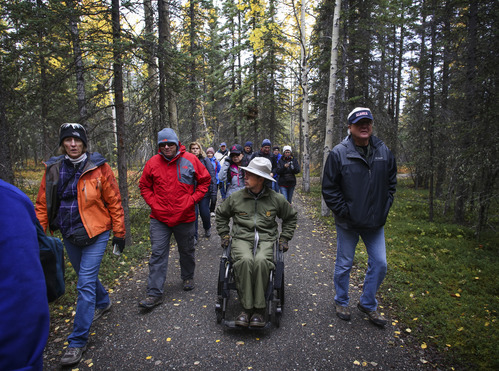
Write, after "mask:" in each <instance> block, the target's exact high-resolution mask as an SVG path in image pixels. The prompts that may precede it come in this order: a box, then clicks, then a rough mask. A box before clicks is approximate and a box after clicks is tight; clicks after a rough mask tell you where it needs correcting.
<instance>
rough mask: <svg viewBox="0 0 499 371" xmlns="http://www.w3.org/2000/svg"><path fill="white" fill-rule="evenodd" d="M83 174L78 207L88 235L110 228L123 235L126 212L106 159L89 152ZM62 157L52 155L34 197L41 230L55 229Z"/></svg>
mask: <svg viewBox="0 0 499 371" xmlns="http://www.w3.org/2000/svg"><path fill="white" fill-rule="evenodd" d="M87 155H88V160H87V163H86V165H85V168H84V169H83V173H82V175H81V176H80V179H78V184H77V188H78V210H79V212H80V216H81V219H82V221H83V226H84V227H85V230H86V231H87V233H88V236H89V237H90V238H92V237H94V236H97V235H99V234H101V233H102V232H105V231H108V230H110V229H111V228H112V230H113V234H114V236H115V237H121V238H124V237H125V213H124V211H123V207H122V206H121V194H120V190H119V188H118V183H117V182H116V178H115V177H114V174H113V171H112V170H111V167H110V166H109V165H108V164H107V163H106V159H105V158H104V157H102V155H100V154H99V153H97V152H94V153H88V152H87ZM62 161H64V156H59V157H52V158H51V159H50V160H48V161H47V162H46V163H45V166H46V171H45V174H43V179H42V183H41V185H40V190H39V191H38V196H37V198H36V205H35V211H36V216H37V218H38V220H39V221H40V224H41V225H42V227H43V229H44V230H45V231H47V227H49V228H50V230H51V231H53V230H54V226H53V225H52V223H53V221H54V220H55V217H56V215H57V212H58V210H56V208H57V183H58V181H59V169H60V165H61V162H62Z"/></svg>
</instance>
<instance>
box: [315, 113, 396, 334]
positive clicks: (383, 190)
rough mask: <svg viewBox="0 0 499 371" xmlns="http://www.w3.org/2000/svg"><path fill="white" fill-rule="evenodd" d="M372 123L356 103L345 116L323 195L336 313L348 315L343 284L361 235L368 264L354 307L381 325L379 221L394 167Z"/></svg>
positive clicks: (346, 284) (383, 218)
mask: <svg viewBox="0 0 499 371" xmlns="http://www.w3.org/2000/svg"><path fill="white" fill-rule="evenodd" d="M372 126H373V116H372V114H371V111H370V110H369V109H368V108H363V107H358V108H355V109H354V110H353V111H352V112H351V113H350V114H349V115H348V129H349V131H350V134H349V135H348V136H347V137H346V138H345V139H344V140H343V141H342V142H341V143H340V144H338V145H337V146H335V147H334V148H333V150H332V151H331V152H330V153H329V156H328V158H327V161H326V165H325V166H324V175H323V181H322V195H323V197H324V201H325V202H326V204H327V205H328V207H329V208H330V209H331V210H332V211H333V213H334V217H335V223H336V232H337V253H336V264H335V268H334V286H335V290H336V294H335V297H334V300H335V304H336V315H337V316H338V317H339V318H341V319H343V320H346V321H348V320H350V309H349V307H348V304H349V295H348V287H349V281H350V271H351V269H352V264H353V259H354V255H355V248H356V246H357V243H358V241H359V236H360V237H362V240H363V241H364V244H365V245H366V249H367V254H368V269H367V272H366V276H365V280H364V285H363V291H362V295H361V297H360V300H359V303H358V305H357V307H358V309H359V310H361V311H362V312H364V313H366V314H367V316H368V317H369V319H370V320H371V322H373V323H374V324H376V325H378V326H380V327H383V326H385V325H386V322H387V321H386V319H385V318H383V316H382V315H381V314H380V313H378V311H377V307H378V302H377V300H376V292H377V291H378V288H379V286H380V285H381V283H382V282H383V280H384V278H385V275H386V267H387V263H386V247H385V233H384V225H385V223H386V218H387V216H388V211H389V210H390V207H391V205H392V203H393V196H394V194H395V186H396V183H397V166H396V163H395V157H394V156H393V154H392V153H391V151H390V150H389V149H388V147H387V146H386V145H385V144H384V143H383V142H382V141H381V140H380V139H379V138H377V137H375V136H374V135H372V131H373V129H372Z"/></svg>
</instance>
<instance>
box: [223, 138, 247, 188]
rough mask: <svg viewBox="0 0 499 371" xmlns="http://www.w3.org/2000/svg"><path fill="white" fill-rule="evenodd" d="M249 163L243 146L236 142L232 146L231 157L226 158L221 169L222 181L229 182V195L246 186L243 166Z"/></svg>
mask: <svg viewBox="0 0 499 371" xmlns="http://www.w3.org/2000/svg"><path fill="white" fill-rule="evenodd" d="M246 165H247V159H246V158H245V157H244V153H243V147H242V146H241V145H240V144H234V145H232V146H231V147H230V152H229V159H228V160H225V162H224V164H223V166H222V170H220V176H219V177H220V181H221V182H225V183H226V184H227V197H229V196H230V195H231V194H233V193H234V192H236V191H238V190H240V189H243V188H244V170H243V169H241V168H240V167H241V166H246Z"/></svg>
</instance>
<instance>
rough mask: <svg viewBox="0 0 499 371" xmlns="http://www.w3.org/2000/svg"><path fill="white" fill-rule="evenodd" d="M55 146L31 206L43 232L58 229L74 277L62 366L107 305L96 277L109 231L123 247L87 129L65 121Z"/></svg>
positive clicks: (114, 187) (112, 187)
mask: <svg viewBox="0 0 499 371" xmlns="http://www.w3.org/2000/svg"><path fill="white" fill-rule="evenodd" d="M59 145H60V150H61V153H62V155H61V156H58V157H52V158H51V159H49V160H48V161H47V162H46V163H45V165H46V171H45V174H44V176H43V179H42V183H41V185H40V190H39V192H38V197H37V200H36V207H35V210H36V215H37V217H38V220H39V221H40V223H41V225H42V227H43V228H44V229H45V231H47V229H50V231H54V230H57V229H59V230H60V231H61V234H62V236H63V242H64V245H65V247H66V252H67V254H68V257H69V260H70V261H71V265H72V266H73V268H74V269H75V271H76V274H77V275H78V284H77V289H78V300H77V304H76V314H75V318H74V325H73V332H72V333H71V335H69V337H68V343H69V345H68V347H67V348H66V351H65V353H64V355H63V357H62V359H61V366H69V365H74V364H77V363H78V362H80V360H81V357H82V354H83V352H84V351H85V349H86V345H87V341H88V336H89V332H90V326H91V325H92V322H93V321H95V320H96V319H98V318H99V317H101V316H102V315H103V314H104V313H105V312H107V311H109V310H110V309H111V301H110V299H109V295H108V293H107V291H106V289H105V288H104V287H103V286H102V284H101V283H100V281H99V279H98V275H99V269H100V264H101V261H102V257H103V255H104V251H105V250H106V246H107V243H108V240H109V234H110V230H111V229H112V230H113V234H114V238H113V245H114V246H115V247H116V248H118V249H119V250H120V251H123V249H124V247H125V216H124V212H123V207H122V205H121V195H120V192H119V188H118V184H117V182H116V178H115V177H114V174H113V172H112V170H111V167H110V166H109V165H108V164H107V162H106V161H107V160H106V159H105V158H104V157H103V156H102V155H100V154H99V153H97V152H94V153H91V152H87V133H86V131H85V128H84V127H83V126H82V125H80V124H63V125H62V126H61V128H60V132H59Z"/></svg>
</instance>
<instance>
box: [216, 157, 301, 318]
mask: <svg viewBox="0 0 499 371" xmlns="http://www.w3.org/2000/svg"><path fill="white" fill-rule="evenodd" d="M241 168H242V169H243V170H244V171H245V176H244V185H245V188H244V189H242V190H239V191H237V192H235V193H233V194H232V195H231V196H230V197H228V198H227V199H226V200H225V201H224V202H223V203H222V204H221V205H220V206H219V207H218V208H217V211H216V224H217V232H218V234H219V235H220V237H221V239H222V247H223V248H226V247H227V246H228V245H229V242H230V240H231V238H232V243H231V257H232V261H233V269H234V274H235V278H236V286H237V291H238V294H239V299H240V302H241V305H242V311H241V313H240V314H239V315H238V316H237V318H236V321H235V324H236V325H237V326H241V327H248V326H251V327H264V326H265V319H264V313H265V308H266V305H267V304H266V299H265V291H266V289H267V285H268V283H269V272H270V270H271V269H273V268H274V263H273V256H274V254H273V245H274V242H275V241H276V238H277V236H278V235H279V232H278V224H277V221H276V217H278V218H280V219H282V227H281V234H280V237H279V249H281V250H283V251H287V250H288V241H289V240H290V239H291V238H292V237H293V234H294V231H295V228H296V221H297V213H296V211H295V210H294V209H293V207H292V206H291V205H290V204H289V203H288V202H287V201H286V199H285V198H284V196H283V195H282V194H279V193H276V192H274V191H273V190H271V189H270V188H268V187H266V186H264V181H265V180H270V181H273V182H275V180H274V179H273V178H272V176H271V175H270V173H271V170H272V165H271V163H270V161H269V160H268V159H266V158H265V157H255V158H254V159H253V160H251V162H250V163H249V165H248V166H242V167H241ZM230 219H232V229H231V228H230V226H229V222H230Z"/></svg>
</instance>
